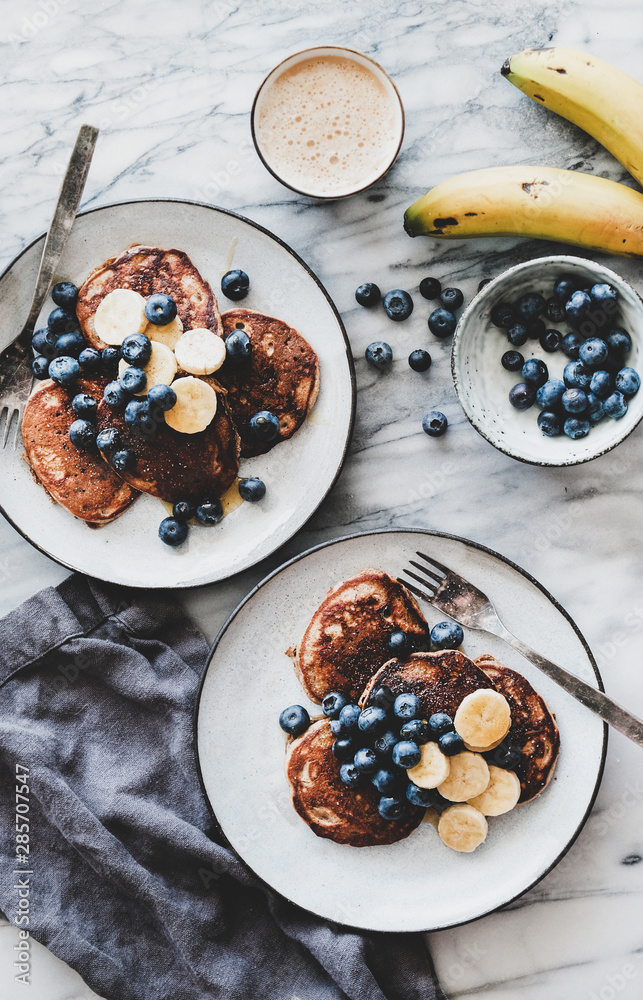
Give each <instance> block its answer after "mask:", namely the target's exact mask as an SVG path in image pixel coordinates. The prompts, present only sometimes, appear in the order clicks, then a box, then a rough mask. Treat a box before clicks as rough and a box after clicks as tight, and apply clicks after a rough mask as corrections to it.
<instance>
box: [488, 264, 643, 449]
mask: <svg viewBox="0 0 643 1000" xmlns="http://www.w3.org/2000/svg"><path fill="white" fill-rule="evenodd" d="M617 299H618V293H617V291H616V289H615V288H613V287H612V286H611V285H609V284H604V283H600V284H595V285H593V286H592V287H589V288H580V287H579V284H578V279H577V278H575V277H573V276H569V277H567V276H564V277H562V278H559V279H558V281H556V283H555V284H554V289H553V295H552V296H551V297H550V298H549V299H547V300H546V299H545V297H544V296H543V295H541V294H540V293H539V292H527V293H526V294H524V295H522V296H521V298H519V299H518V301H517V302H515V303H507V302H500V303H498V304H497V305H495V306H494V307H493V309H492V310H491V321H492V323H494V325H495V326H497V327H499V328H500V329H504V330H506V331H507V338H508V340H509V342H510V343H511V344H512V345H513V347H514V348H516V347H522V345H523V344H525V343H526V342H527V340H528V339H530V338H531V339H533V340H538V341H539V343H540V346H541V347H542V349H543V350H544V351H546V352H547V353H550V354H553V353H554V352H556V351H558V350H560V351H562V353H563V354H564V355H565V356H566V357H567V358H568V359H569V361H568V363H567V364H566V365H565V369H564V371H563V377H562V379H560V378H550V375H549V370H548V367H547V365H546V364H545V362H544V361H542V360H540V359H539V358H529V359H528V360H527V361H525V359H524V358H523V356H522V354H520V352H519V351H517V350H509V351H506V352H505V354H503V356H502V366H503V368H505V369H506V370H507V371H511V372H514V371H520V372H521V375H522V382H519V383H517V385H514V386H513V387H512V388H511V390H510V392H509V401H510V403H511V404H512V406H514V407H515V408H516V409H517V410H528V409H529V408H530V407H531V406H533V404H534V403H537V404H538V406H540V407H541V413H540V414H539V416H538V426H539V427H540V429H541V431H542V432H543V434H545V435H547V436H548V437H555V436H557V435H559V434H561V433H565V434H566V435H567V436H568V437H570V438H572V440H578V439H579V438H583V437H586V436H587V434H589V432H590V430H591V428H592V426H593V425H595V424H598V423H599V422H600V421H601V420H602V419H603V418H604V417H606V416H607V417H612V418H613V419H614V420H618V419H620V418H621V417H623V416H625V414H626V413H627V400H628V398H629V397H631V396H633V395H635V393H636V392H638V390H639V387H640V384H641V379H640V377H639V375H638V373H637V372H636V371H635V370H634V369H633V368H630V367H628V366H627V365H626V363H625V361H626V357H627V354H628V353H629V351H630V350H631V347H632V339H631V337H630V335H629V333H627V331H626V330H623V329H621V328H620V327H618V326H614V325H613V320H614V318H615V313H616V311H617V308H618V305H617ZM543 317H544V319H543ZM545 320H548V321H549V322H550V323H556V324H560V323H561V322H563V321H566V322H567V324H568V325H569V326H570V327H571V331H570V332H569V333H567V334H565V335H563V334H562V333H561V332H560V331H559V330H557V329H554V328H550V329H548V328H547V326H546V323H545ZM599 333H600V334H601V336H599V335H598V334H599Z"/></svg>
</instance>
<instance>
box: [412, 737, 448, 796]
mask: <svg viewBox="0 0 643 1000" xmlns="http://www.w3.org/2000/svg"><path fill="white" fill-rule="evenodd" d="M420 752H421V754H422V756H421V757H420V761H419V763H418V764H416V765H415V767H410V768H409V769H408V771H407V772H406V773H407V775H408V777H409V778H410V779H411V781H412V782H413V784H414V785H417V786H418V787H419V788H437V787H438V785H441V784H442V782H443V781H446V780H447V778H448V777H449V772H450V770H451V761H450V760H449V758H448V757H447V756H446V754H443V753H442V751H441V750H440V747H439V746H438V745H437V743H425V744H424V745H423V746H421V747H420Z"/></svg>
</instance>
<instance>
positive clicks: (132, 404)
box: [105, 382, 145, 427]
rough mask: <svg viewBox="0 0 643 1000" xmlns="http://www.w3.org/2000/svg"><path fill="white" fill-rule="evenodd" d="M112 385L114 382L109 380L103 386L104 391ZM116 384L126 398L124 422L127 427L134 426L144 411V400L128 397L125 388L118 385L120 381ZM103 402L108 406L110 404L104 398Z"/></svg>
mask: <svg viewBox="0 0 643 1000" xmlns="http://www.w3.org/2000/svg"><path fill="white" fill-rule="evenodd" d="M112 385H114V383H113V382H110V383H109V385H108V386H107V387H106V388H105V392H107V390H108V389H109V388H110V386H112ZM118 386H119V388H120V391H121V394H122V395H123V396H125V397H126V399H127V400H128V402H127V404H126V406H125V413H124V417H125V423H126V424H127V425H128V427H134V425H135V424H136V422H137V421H138V420H139V419H140V417H141V416H142V413H143V412H145V410H144V408H145V402H144V400H142V399H130V398H129V396H128V395H127V393H126V392H125V390H124V389H123V387H122V386H121V385H120V383H118ZM105 402H106V403H107V404H108V405H109V406H111V403H110V402H109V400H108V399H106V398H105Z"/></svg>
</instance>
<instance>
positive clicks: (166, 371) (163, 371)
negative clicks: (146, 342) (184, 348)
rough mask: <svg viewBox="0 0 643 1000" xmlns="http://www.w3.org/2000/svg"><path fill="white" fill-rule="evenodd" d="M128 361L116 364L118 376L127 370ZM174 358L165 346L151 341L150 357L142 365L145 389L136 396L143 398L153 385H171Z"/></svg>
mask: <svg viewBox="0 0 643 1000" xmlns="http://www.w3.org/2000/svg"><path fill="white" fill-rule="evenodd" d="M129 367H130V365H129V362H128V361H119V362H118V374H119V375H122V374H123V372H124V371H125V369H126V368H129ZM176 368H177V365H176V358H175V357H174V354H173V352H172V351H171V350H170V348H169V347H166V346H165V344H157V343H156V342H155V341H152V354H151V355H150V360H149V361H148V362H147V364H146V365H143V371H144V372H145V374H146V375H147V382H146V384H145V388H144V389H143V390H142V391H141V392H137V393H136V395H137V396H144V395H145V394H146V392H147V390H148V389H151V388H152V386H153V385H171V384H172V381H173V379H174V376H175V375H176Z"/></svg>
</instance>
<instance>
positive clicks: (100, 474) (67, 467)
mask: <svg viewBox="0 0 643 1000" xmlns="http://www.w3.org/2000/svg"><path fill="white" fill-rule="evenodd" d="M105 384H106V380H100V379H96V380H93V379H79V381H78V391H80V392H87V393H89V394H90V395H91V396H93V397H94V398H95V399H100V398H101V397H102V395H103V388H104V386H105ZM71 401H72V394H71V393H69V392H68V391H67V390H66V389H63V388H62V387H61V386H58V385H56V383H55V382H52V381H50V380H47V381H45V382H42V383H41V385H40V387H39V388H38V389H37V390H36V392H34V394H33V395H32V396H31V397H30V398H29V400H28V402H27V405H26V407H25V414H24V417H23V421H22V440H23V441H24V445H25V452H26V455H27V459H28V461H29V464H30V466H31V468H32V470H33V473H34V475H35V477H36V479H37V480H38V482H39V483H40V484H41V485H42V486H43V487H44V489H45V490H46V491H47V493H49V495H50V496H51V497H52V498H53V499H54V500H56V501H57V502H58V503H59V504H60V505H61V506H62V507H64V508H65V509H66V510H68V511H69V513H70V514H73V515H74V517H78V518H80V519H81V520H83V521H86V522H87V523H88V524H89V525H91V526H92V527H100V526H101V525H103V524H108V523H109V522H110V521H113V520H114V519H115V518H117V517H119V515H120V514H122V513H123V512H124V511H126V510H127V508H128V507H130V506H131V504H133V503H134V501H135V500H136V498H137V496H138V492H137V491H136V490H135V489H132V487H131V486H130V485H128V484H127V483H124V482H123V480H122V479H121V478H120V477H119V476H117V475H116V473H115V472H114V471H113V469H110V467H109V466H108V465H106V464H105V462H104V461H103V459H102V458H101V456H100V454H99V453H98V452H87V451H80V450H79V449H78V448H76V447H75V445H73V444H72V443H71V441H70V440H69V428H70V426H71V424H72V423H73V421H74V420H75V419H76V414H75V413H74V411H73V410H72V407H71Z"/></svg>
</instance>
